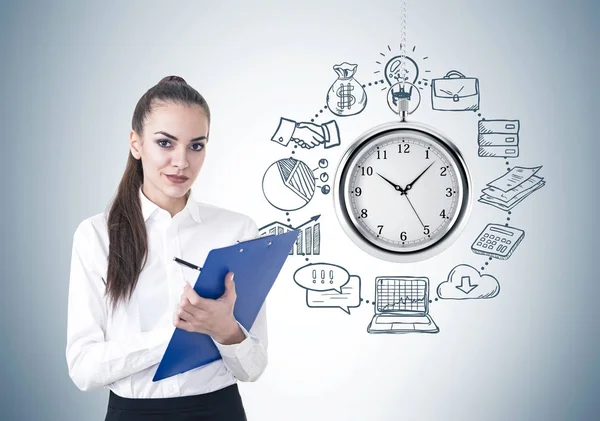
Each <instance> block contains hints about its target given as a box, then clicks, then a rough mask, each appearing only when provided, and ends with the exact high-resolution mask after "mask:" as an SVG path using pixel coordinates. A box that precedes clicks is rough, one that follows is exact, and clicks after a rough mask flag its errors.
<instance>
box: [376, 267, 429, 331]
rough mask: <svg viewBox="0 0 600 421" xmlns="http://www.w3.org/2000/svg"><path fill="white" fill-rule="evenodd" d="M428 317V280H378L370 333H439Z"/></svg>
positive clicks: (382, 278)
mask: <svg viewBox="0 0 600 421" xmlns="http://www.w3.org/2000/svg"><path fill="white" fill-rule="evenodd" d="M439 331H440V329H439V328H438V327H437V325H436V324H435V322H434V321H433V319H432V318H431V316H430V315H429V279H428V278H426V277H412V276H378V277H377V278H375V315H374V316H373V319H372V320H371V323H370V324H369V326H368V327H367V332H369V333H438V332H439Z"/></svg>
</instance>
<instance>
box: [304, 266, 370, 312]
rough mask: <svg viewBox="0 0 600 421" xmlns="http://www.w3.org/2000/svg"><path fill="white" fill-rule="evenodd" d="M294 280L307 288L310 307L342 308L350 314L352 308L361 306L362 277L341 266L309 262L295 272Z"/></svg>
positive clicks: (307, 302)
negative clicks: (351, 273)
mask: <svg viewBox="0 0 600 421" xmlns="http://www.w3.org/2000/svg"><path fill="white" fill-rule="evenodd" d="M294 282H296V284H298V285H299V286H300V287H302V288H304V289H306V305H307V306H308V307H313V308H314V307H320V308H340V309H342V310H344V311H345V312H346V313H348V314H350V308H356V307H359V306H360V301H361V300H360V277H359V276H357V275H350V273H349V272H348V271H347V270H346V269H344V268H343V267H341V266H338V265H334V264H331V263H311V264H308V265H306V266H303V267H301V268H299V269H298V270H297V271H296V272H295V273H294Z"/></svg>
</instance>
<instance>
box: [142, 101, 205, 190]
mask: <svg viewBox="0 0 600 421" xmlns="http://www.w3.org/2000/svg"><path fill="white" fill-rule="evenodd" d="M207 136H208V118H207V117H206V115H205V114H204V112H203V110H202V109H201V108H200V107H199V106H196V105H191V106H190V105H182V104H175V103H172V102H160V103H157V104H156V105H155V106H154V108H153V109H152V111H151V113H150V114H149V115H148V117H147V118H146V121H145V125H144V133H143V135H142V138H141V139H140V137H139V135H138V134H137V133H136V132H135V131H132V132H131V135H130V144H131V153H132V154H133V156H134V157H135V158H137V159H139V158H141V160H142V168H143V170H144V192H145V193H146V194H147V195H148V196H150V197H151V198H152V199H156V200H167V201H168V200H169V198H178V197H181V196H183V195H185V193H187V191H188V190H189V189H190V188H191V186H192V184H193V183H194V181H195V180H196V177H197V176H198V173H199V172H200V169H201V168H202V164H203V163H204V157H205V156H206V150H205V147H206V142H207V141H208V139H207ZM173 176H179V177H184V179H182V180H177V179H174V178H173ZM165 196H166V197H165Z"/></svg>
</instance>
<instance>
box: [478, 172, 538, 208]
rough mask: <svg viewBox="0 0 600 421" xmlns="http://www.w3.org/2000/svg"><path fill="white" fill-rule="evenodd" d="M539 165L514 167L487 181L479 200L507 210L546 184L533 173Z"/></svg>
mask: <svg viewBox="0 0 600 421" xmlns="http://www.w3.org/2000/svg"><path fill="white" fill-rule="evenodd" d="M540 168H542V166H541V165H540V166H539V167H530V168H527V167H514V168H512V169H511V170H510V171H509V172H507V173H504V174H503V175H502V176H500V177H498V178H496V179H495V180H493V181H490V182H489V183H487V187H486V188H484V189H483V190H481V193H482V195H481V197H480V198H479V200H478V201H479V202H481V203H486V204H488V205H491V206H494V207H496V208H498V209H501V210H503V211H509V210H511V209H512V208H514V207H515V206H517V204H519V203H520V202H522V201H523V200H524V199H525V198H526V197H527V196H529V195H530V194H531V193H533V192H534V191H536V190H539V189H541V188H542V187H544V186H545V185H546V182H545V181H544V178H543V177H538V176H537V175H535V174H536V173H537V172H538V171H539V170H540Z"/></svg>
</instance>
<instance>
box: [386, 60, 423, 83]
mask: <svg viewBox="0 0 600 421" xmlns="http://www.w3.org/2000/svg"><path fill="white" fill-rule="evenodd" d="M401 58H402V56H395V57H392V58H391V59H390V60H389V61H388V62H387V64H386V65H385V80H387V82H388V83H389V84H390V86H392V85H394V84H395V83H398V82H400V81H401V80H402V76H401V75H400V73H401V69H400V59H401ZM404 62H405V67H406V71H405V73H404V80H405V81H406V82H410V83H412V84H415V83H416V82H417V78H418V77H419V66H417V63H415V61H414V60H413V59H412V58H410V57H408V56H406V57H405V61H404Z"/></svg>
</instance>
